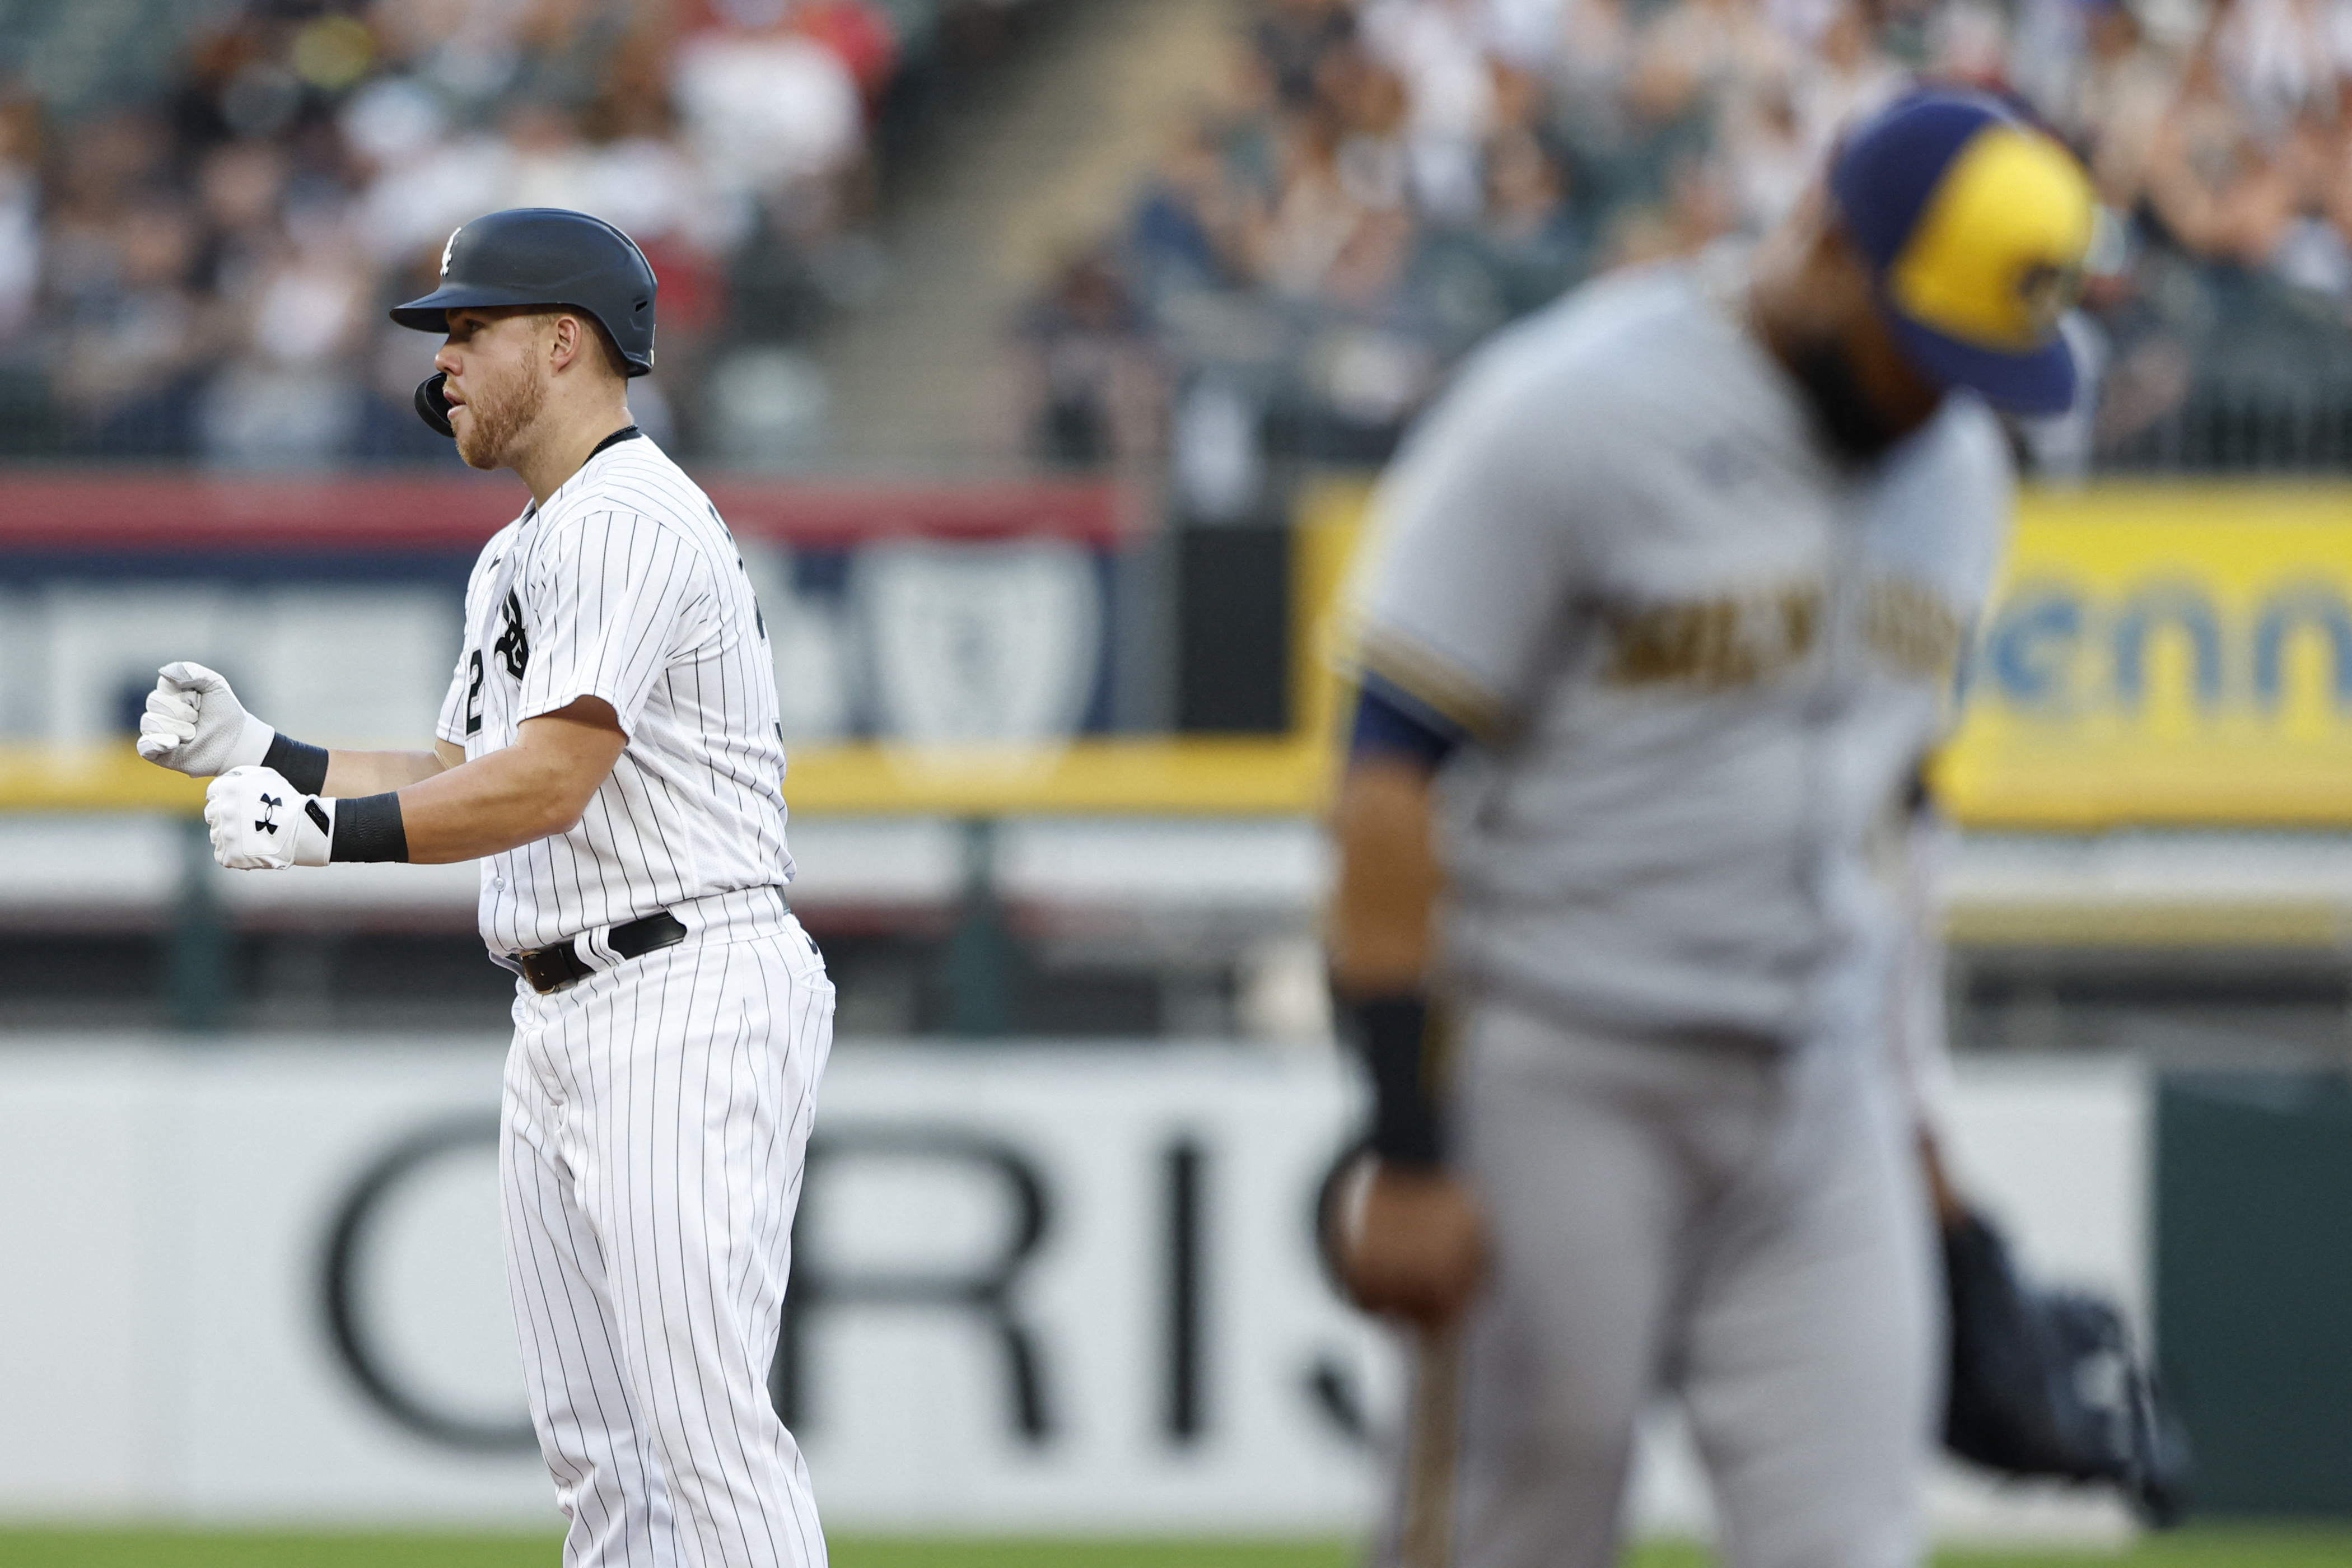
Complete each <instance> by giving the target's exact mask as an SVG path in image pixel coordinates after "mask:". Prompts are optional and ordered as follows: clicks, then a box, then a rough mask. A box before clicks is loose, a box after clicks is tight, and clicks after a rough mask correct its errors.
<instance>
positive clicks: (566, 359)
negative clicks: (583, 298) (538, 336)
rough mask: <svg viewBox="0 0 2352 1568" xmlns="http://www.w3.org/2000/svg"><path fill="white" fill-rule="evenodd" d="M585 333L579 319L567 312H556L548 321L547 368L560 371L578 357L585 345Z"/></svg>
mask: <svg viewBox="0 0 2352 1568" xmlns="http://www.w3.org/2000/svg"><path fill="white" fill-rule="evenodd" d="M586 339H587V333H586V331H584V330H583V328H582V326H581V322H580V318H579V317H577V316H575V315H573V314H572V312H571V311H569V310H558V311H556V312H555V313H554V314H553V315H552V316H551V317H550V318H549V320H548V342H547V368H548V369H550V370H551V371H562V370H563V369H564V368H566V367H567V366H569V365H570V364H571V363H572V361H574V360H576V359H578V358H579V357H580V351H581V349H582V348H583V346H584V345H585V342H586Z"/></svg>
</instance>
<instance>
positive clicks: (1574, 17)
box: [0, 0, 2352, 520]
mask: <svg viewBox="0 0 2352 1568" xmlns="http://www.w3.org/2000/svg"><path fill="white" fill-rule="evenodd" d="M1063 3H1064V4H1085V3H1086V0H1063ZM1231 3H1232V4H1233V5H1234V13H1235V16H1236V17H1237V19H1238V20H1240V21H1241V22H1242V24H1243V31H1242V33H1241V35H1240V36H1239V37H1237V40H1236V44H1237V47H1236V56H1237V58H1238V59H1239V61H1240V68H1239V69H1238V70H1237V71H1236V72H1235V73H1234V75H1235V78H1236V83H1235V85H1234V87H1233V89H1231V90H1230V91H1229V92H1228V93H1227V94H1226V96H1225V98H1224V100H1222V101H1219V102H1217V103H1214V104H1213V105H1207V104H1204V105H1203V106H1202V108H1201V109H1200V110H1198V112H1197V113H1195V114H1194V115H1192V117H1191V118H1190V120H1189V121H1188V122H1187V123H1186V124H1185V125H1184V126H1183V127H1182V129H1181V133H1179V134H1177V135H1176V136H1175V137H1174V138H1173V139H1172V140H1171V142H1170V143H1169V145H1168V146H1167V147H1166V148H1165V150H1164V153H1163V154H1162V156H1161V157H1160V160H1159V162H1158V164H1157V167H1156V168H1155V169H1153V170H1152V172H1151V173H1150V177H1149V178H1148V180H1147V181H1146V182H1145V183H1144V184H1143V185H1142V187H1141V188H1140V190H1139V192H1138V194H1137V196H1136V199H1135V201H1134V203H1133V205H1132V210H1131V212H1130V213H1129V216H1128V218H1127V220H1126V222H1125V223H1124V225H1123V226H1122V227H1121V228H1120V229H1119V231H1118V233H1116V234H1114V235H1112V236H1110V237H1108V238H1107V239H1105V240H1104V241H1103V242H1102V243H1100V244H1099V245H1096V246H1093V247H1087V248H1085V249H1084V250H1082V251H1081V252H1078V253H1076V254H1073V255H1070V256H1069V257H1067V258H1066V261H1065V263H1064V264H1063V265H1061V267H1060V268H1059V269H1058V270H1057V271H1056V272H1055V275H1054V276H1053V277H1052V278H1051V279H1049V280H1047V282H1046V283H1045V285H1044V287H1042V288H1041V289H1040V291H1039V293H1038V295H1037V297H1036V298H1035V300H1034V301H1033V302H1032V304H1031V305H1030V307H1029V308H1028V309H1027V310H1026V311H1025V312H1024V315H1023V316H1022V318H1021V320H1020V321H1019V322H1018V324H1017V330H1016V334H1015V336H1016V342H1017V344H1018V346H1019V354H1018V357H1019V360H1020V363H1021V366H1022V368H1023V370H1024V373H1025V378H1024V386H1025V388H1026V393H1027V399H1026V401H1027V406H1028V408H1029V409H1030V414H1029V416H1028V417H1027V418H1026V421H1025V428H1024V432H1023V439H1024V441H1025V444H1026V447H1027V452H1026V456H1027V457H1028V458H1029V459H1030V460H1033V461H1036V462H1040V463H1044V464H1046V465H1049V466H1059V467H1070V468H1090V467H1096V466H1101V465H1106V464H1110V465H1119V464H1125V465H1142V466H1146V467H1148V468H1152V469H1155V470H1156V469H1159V468H1162V467H1163V466H1164V468H1165V470H1166V472H1167V473H1168V474H1169V475H1170V476H1171V479H1172V481H1173V489H1174V493H1175V494H1176V495H1177V496H1178V498H1179V500H1180V501H1181V506H1182V508H1183V510H1185V511H1187V512H1188V513H1189V514H1191V515H1192V516H1195V517H1197V518H1200V519H1202V520H1215V519H1221V518H1223V519H1230V518H1237V517H1244V516H1249V515H1254V514H1255V512H1257V511H1258V510H1263V509H1264V507H1265V505H1266V504H1267V498H1268V497H1269V496H1272V495H1275V494H1277V493H1278V492H1279V490H1280V489H1281V488H1282V487H1281V486H1280V485H1279V484H1278V483H1270V482H1269V479H1268V475H1269V471H1270V470H1276V469H1279V468H1281V466H1282V465H1284V464H1286V463H1287V464H1293V465H1297V464H1307V465H1316V464H1351V463H1362V462H1370V461H1376V460H1378V459H1379V458H1381V457H1383V456H1385V455H1386V453H1387V452H1388V451H1389V449H1390V448H1391V446H1392V445H1393V443H1394V441H1395V440H1396V438H1397V435H1398V433H1399V431H1400V430H1401V429H1402V426H1403V425H1404V423H1405V422H1406V421H1407V420H1408V419H1409V418H1410V417H1411V416H1412V414H1413V413H1414V412H1415V411H1416V410H1417V409H1418V408H1419V407H1420V406H1421V405H1423V403H1424V402H1425V401H1426V399H1427V398H1428V396H1429V395H1431V393H1432V392H1433V389H1434V388H1435V387H1436V385H1437V384H1439V382H1440V380H1441V378H1442V377H1443V376H1444V374H1445V372H1446V370H1447V369H1448V367H1449V366H1450V365H1452V364H1453V363H1454V362H1455V361H1457V360H1458V358H1459V357H1460V355H1461V354H1462V353H1465V351H1466V350H1467V349H1468V347H1469V346H1470V345H1471V344H1473V343H1475V342H1477V341H1478V340H1479V339H1480V338H1482V337H1483V336H1485V335H1486V334H1487V333H1489V332H1491V331H1494V330H1495V329H1496V327H1497V326H1499V325H1501V324H1502V323H1504V322H1506V321H1509V320H1511V319H1512V318H1514V317H1517V316H1519V315H1521V314H1524V313H1525V312H1527V311H1528V310H1534V309H1536V308H1538V306H1540V305H1542V304H1543V303H1544V302H1545V301H1547V300H1550V299H1552V298H1554V297H1555V296H1556V295H1557V294H1558V293H1559V291H1560V290H1561V289H1564V288H1566V287H1568V286H1570V285H1571V284H1573V283H1575V282H1577V281H1578V280H1580V279H1583V278H1586V277H1589V276H1591V275H1593V274H1595V273H1599V272H1602V271H1605V270H1608V269H1610V268H1617V267H1622V266H1627V265H1631V264H1634V263H1639V262H1642V261H1644V260H1647V259H1652V258H1661V257H1668V256H1674V255H1677V254H1682V253H1685V252H1688V251H1690V250H1693V249H1695V248H1696V247H1700V246H1703V245H1706V244H1708V243H1710V242H1712V241H1715V240H1717V239H1719V238H1722V237H1729V236H1738V235H1741V234H1753V233H1755V232H1757V231H1759V229H1761V228H1762V227H1763V226H1766V225H1768V224H1769V223H1770V222H1771V221H1772V219H1773V218H1774V217H1775V216H1777V215H1778V214H1779V213H1780V212H1781V211H1782V210H1784V209H1785V208H1786V207H1787V206H1788V205H1789V204H1790V202H1792V201H1793V200H1795V199H1796V198H1797V196H1798V195H1799V193H1800V192H1801V189H1802V188H1803V186H1804V184H1805V182H1806V181H1807V180H1808V178H1809V177H1810V176H1811V173H1812V171H1813V170H1814V169H1815V168H1816V167H1817V166H1818V165H1819V163H1820V161H1821V159H1822V155H1823V153H1825V151H1826V150H1827V149H1828V148H1829V147H1830V146H1831V144H1832V142H1833V140H1834V138H1835V137H1836V135H1837V133H1838V131H1839V128H1840V127H1841V126H1842V125H1843V124H1844V123H1846V122H1847V121H1850V120H1851V119H1852V118H1853V116H1855V115H1856V114H1859V113H1862V112H1864V111H1865V110H1868V109H1870V108H1871V107H1872V106H1874V104H1876V103H1878V102H1880V101H1882V100H1885V98H1886V97H1887V96H1888V95H1889V94H1891V93H1893V92H1894V91H1895V90H1897V89H1898V88H1899V86H1900V85H1901V84H1902V83H1903V82H1904V81H1906V79H1909V78H1911V77H1912V76H1914V75H1916V74H1919V73H1927V74H1933V75H1937V76H1940V77H1944V78H1948V79H1960V80H1966V81H1970V82H1975V83H1979V84H1981V85H1983V86H1985V87H1987V88H1989V89H1993V90H1996V91H2000V92H2003V93H2007V94H2011V95H2013V96H2014V97H2015V98H2017V99H2018V100H2021V101H2022V102H2023V103H2025V104H2027V105H2029V106H2031V108H2032V110H2033V111H2034V112H2036V113H2037V114H2039V115H2040V116H2041V117H2042V119H2043V120H2044V121H2046V122H2047V123H2048V124H2049V125H2050V126H2051V127H2053V129H2054V130H2055V131H2056V132H2059V133H2060V134H2062V135H2063V136H2064V137H2065V138H2067V139H2068V140H2069V141H2070V142H2073V143H2074V145H2075V146H2076V147H2077V148H2079V149H2080V150H2081V152H2082V153H2083V154H2084V158H2085V160H2086V162H2087V163H2089V165H2090V166H2091V168H2092V169H2093V170H2094V172H2095V177H2096V180H2097V184H2098V186H2099V189H2100V192H2101V195H2102V196H2103V198H2104V200H2105V204H2106V205H2107V207H2108V208H2109V210H2110V211H2111V212H2112V213H2113V214H2114V215H2115V216H2116V223H2115V224H2114V225H2113V226H2112V227H2113V234H2112V236H2111V240H2112V243H2110V244H2108V245H2106V246H2105V247H2103V256H2102V265H2101V270H2100V274H2099V276H2098V277H2097V278H2096V279H2095V280H2094V282H2093V284H2092V287H2091V289H2090V292H2089V295H2088V298H2087V300H2086V309H2085V310H2084V314H2083V317H2082V320H2081V321H2079V322H2078V323H2077V326H2078V328H2079V346H2080V348H2081V351H2082V353H2084V357H2085V359H2086V361H2087V362H2088V363H2091V364H2092V365H2093V366H2094V367H2095V372H2096V374H2095V394H2094V395H2093V396H2092V397H2091V398H2090V399H2088V400H2086V402H2085V404H2084V407H2083V409H2082V410H2080V411H2079V412H2078V415H2077V416H2075V417H2074V418H2073V419H2071V420H2069V421H2064V422H2061V424H2060V425H2058V426H2051V427H2048V428H2043V429H2040V430H2037V431H2034V432H2031V433H2029V437H2028V439H2027V446H2028V447H2029V450H2030V453H2031V455H2032V457H2033V458H2034V460H2036V461H2037V462H2038V463H2040V464H2041V465H2042V467H2044V468H2050V469H2056V470H2065V469H2070V468H2084V467H2086V466H2094V465H2107V466H2117V465H2121V466H2130V465H2135V464H2137V465H2143V466H2160V467H2188V468H2196V467H2212V468H2248V467H2288V468H2294V467H2301V468H2347V467H2352V330H2347V319H2352V0H1231ZM142 4H145V5H147V8H148V9H149V10H150V11H152V12H153V13H154V15H155V17H156V21H157V26H159V27H160V26H163V23H164V20H165V16H166V13H167V12H169V13H171V15H173V16H176V15H177V14H178V13H177V11H176V10H174V9H173V8H172V7H169V6H164V5H156V4H153V3H152V0H110V5H112V7H113V9H115V10H117V11H122V10H124V9H125V8H126V7H127V8H131V9H133V10H135V9H136V7H137V6H138V5H142ZM1010 4H1012V0H246V3H245V4H243V5H235V4H230V5H226V8H225V9H221V8H216V9H215V12H214V13H213V14H214V15H215V17H216V18H217V19H216V20H215V21H214V22H213V23H211V24H210V25H208V26H205V27H204V28H202V29H201V30H199V31H198V32H196V33H194V35H193V36H188V37H177V36H175V39H174V41H173V44H172V45H171V46H170V52H169V58H172V59H173V61H174V63H173V65H172V67H171V68H170V69H169V70H168V72H166V73H165V75H164V77H163V79H162V80H160V81H158V82H151V83H150V84H149V85H148V88H147V89H146V90H144V91H143V92H117V93H114V94H113V95H111V96H110V97H108V96H100V98H98V99H97V100H94V101H89V102H77V103H72V104H66V103H60V102H57V101H52V100H49V99H48V98H45V96H44V93H45V91H46V90H47V89H46V87H45V83H44V81H43V80H42V79H40V77H39V75H38V73H37V72H32V71H29V70H26V69H23V68H19V69H17V70H16V72H15V73H14V74H13V75H12V74H10V70H9V66H8V62H7V59H6V58H5V53H0V455H16V456H28V455H29V456H41V457H58V456H64V457H76V456H85V457H86V456H99V457H146V458H159V459H176V460H189V459H194V460H197V461H202V462H205V463H209V464H213V465H216V466H221V467H227V468H255V467H262V468H268V467H289V466H291V467H300V466H305V465H316V464H322V463H331V462H341V461H351V460H367V459H403V458H418V457H436V456H440V455H443V454H444V453H446V447H442V446H439V445H436V439H437V438H436V437H433V436H432V435H431V434H430V433H429V432H428V431H426V430H425V427H424V426H423V425H422V424H420V423H419V422H418V421H417V420H416V419H415V416H414V415H413V414H412V413H411V412H410V410H409V396H410V391H411V388H412V387H413V385H414V384H415V382H416V381H417V380H418V379H419V378H420V377H421V376H422V375H424V374H426V368H427V363H428V361H429V359H430V356H431V353H432V351H433V343H432V342H431V340H430V339H429V338H427V337H425V335H423V334H419V333H414V332H407V331H401V330H400V329H397V328H394V327H393V326H391V325H390V324H389V323H388V322H387V321H385V319H384V315H383V307H384V306H385V305H387V304H389V303H391V302H393V301H394V300H398V299H401V298H404V297H406V296H408V295H409V294H411V293H413V292H415V291H416V290H419V289H424V288H425V287H427V286H428V285H429V283H430V281H431V279H432V277H433V275H434V272H435V269H436V262H437V259H438V258H439V255H440V250H441V247H442V245H443V243H444V242H445V240H446V237H447V236H448V234H449V232H450V230H451V229H452V228H453V227H454V226H456V225H457V223H459V222H460V221H462V220H463V219H465V218H466V217H468V216H473V215H475V214H478V213H480V212H484V211H488V210H490V209H493V208H496V207H499V206H505V205H572V206H581V207H585V208H588V209H590V210H593V211H595V212H597V213H599V214H601V215H603V216H608V217H610V218H612V219H614V221H615V222H618V223H620V224H621V225H622V226H624V227H625V228H627V229H628V230H629V231H630V232H631V233H632V234H634V235H635V236H636V237H638V238H639V239H640V240H641V241H642V242H643V243H644V245H645V247H646V250H647V252H648V253H649V255H650V256H651V257H652V258H653V259H654V262H655V264H656V268H658V269H659V271H660V274H661V278H662V300H661V340H660V353H661V356H662V366H661V374H659V375H658V376H657V377H656V379H655V381H654V383H653V384H650V385H642V386H640V387H639V388H637V389H635V400H634V401H635V405H637V407H638V410H639V412H640V413H641V414H642V415H643V416H645V418H646V423H647V424H648V425H649V426H652V427H654V428H656V430H658V431H660V432H662V433H664V434H667V435H670V436H672V437H674V438H676V439H677V441H678V442H679V443H680V445H682V446H683V447H686V448H688V449H691V450H694V451H697V452H699V453H702V454H705V455H708V456H711V457H714V458H718V459H719V460H722V461H723V460H728V459H730V458H741V457H744V456H746V455H747V454H749V453H751V451H752V449H753V448H755V447H758V448H760V449H761V451H762V452H764V453H765V455H767V456H769V457H773V456H774V455H775V450H776V443H777V442H778V440H779V439H783V440H785V441H786V442H787V444H789V439H790V432H791V431H792V430H793V429H794V428H796V427H804V428H807V429H811V430H814V429H815V428H817V421H816V420H814V418H812V417H808V415H809V414H810V411H811V410H812V409H813V408H815V407H818V406H821V404H822V400H823V395H824V393H823V387H822V384H821V381H819V380H817V379H816V377H815V373H814V368H813V366H812V365H811V363H810V362H809V361H808V359H807V356H806V354H805V353H804V352H803V350H804V349H805V345H806V344H807V342H808V340H809V339H810V337H811V336H812V334H814V332H815V331H817V330H818V328H819V327H820V326H821V325H822V323H823V322H824V321H825V320H827V319H828V317H829V316H831V315H832V314H833V313H835V312H836V311H837V310H840V309H842V308H843V307H844V306H845V305H848V304H852V303H854V302H855V301H856V300H857V299H858V298H859V297H860V294H861V291H863V290H868V289H871V287H872V286H873V282H874V279H875V277H876V268H877V256H876V247H875V246H874V244H873V242H872V241H871V239H870V238H868V237H866V229H867V224H868V218H869V216H870V214H871V211H872V208H873V205H874V193H875V191H876V188H877V174H876V170H877V156H876V146H877V133H879V132H884V131H887V128H888V126H889V125H890V123H892V121H891V116H892V115H893V113H894V112H896V111H897V110H895V109H894V105H896V106H900V107H903V103H904V100H905V96H906V88H907V84H908V81H909V79H910V74H911V75H917V76H919V72H916V71H915V69H914V64H913V62H919V61H920V60H922V59H923V58H926V51H927V50H929V49H931V48H932V47H933V46H934V45H936V43H937V40H938V39H939V37H940V36H942V34H943V33H951V32H952V29H953V27H954V26H955V24H956V22H957V19H958V18H959V17H963V16H971V15H974V14H987V15H992V16H993V15H997V14H1001V13H1002V12H1003V10H1004V9H1005V7H1006V6H1007V5H1010ZM50 9H51V11H52V12H54V13H55V14H56V15H58V16H61V17H67V18H69V19H70V18H72V17H75V16H85V17H86V16H91V15H95V14H96V12H95V11H94V9H93V8H92V6H91V5H90V0H58V3H57V4H55V5H51V7H50ZM0 41H5V40H0ZM159 58H160V57H159ZM948 151H949V152H950V153H951V151H952V149H951V148H950V149H948ZM796 421H797V422H798V425H797V426H796V423H795V422H796ZM779 432H783V433H784V435H783V436H782V437H780V436H779ZM763 443H764V446H762V444H763Z"/></svg>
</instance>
